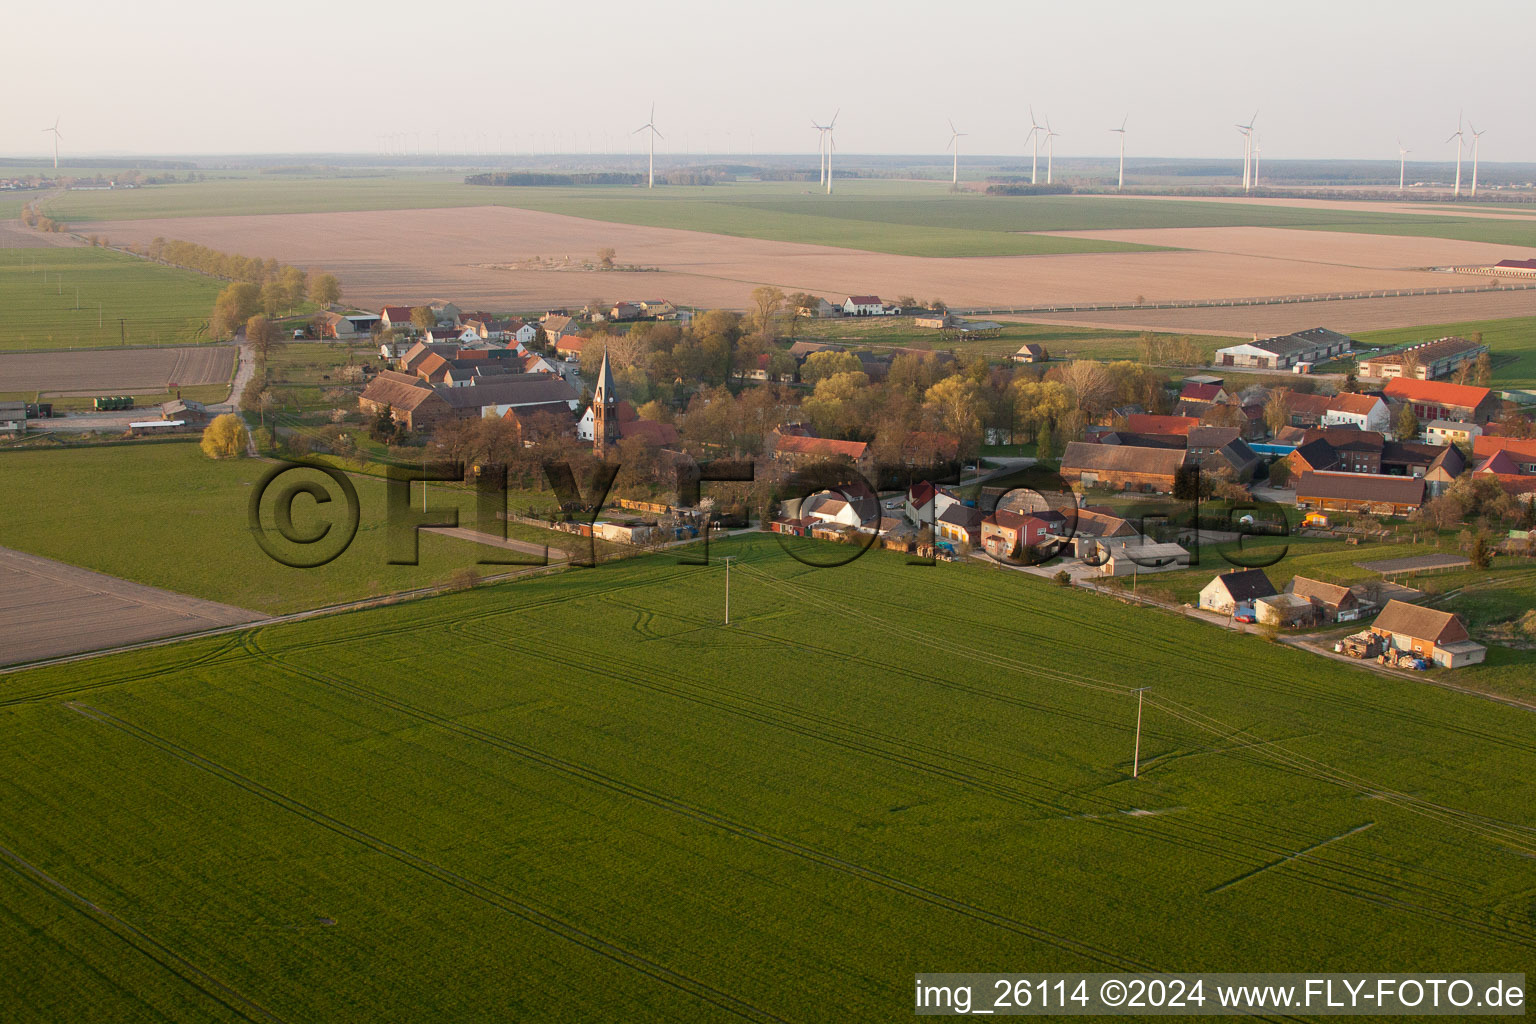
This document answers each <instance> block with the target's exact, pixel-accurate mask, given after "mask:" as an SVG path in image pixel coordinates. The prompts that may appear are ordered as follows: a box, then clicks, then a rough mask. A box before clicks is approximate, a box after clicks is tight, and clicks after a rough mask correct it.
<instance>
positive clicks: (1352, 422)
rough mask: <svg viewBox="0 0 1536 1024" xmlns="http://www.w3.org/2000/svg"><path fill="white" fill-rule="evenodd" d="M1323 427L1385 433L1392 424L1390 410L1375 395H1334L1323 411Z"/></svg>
mask: <svg viewBox="0 0 1536 1024" xmlns="http://www.w3.org/2000/svg"><path fill="white" fill-rule="evenodd" d="M1322 424H1323V426H1325V427H1356V428H1358V429H1360V430H1374V431H1376V432H1377V433H1380V434H1385V433H1386V432H1387V431H1388V430H1389V429H1391V425H1392V412H1391V410H1390V409H1388V408H1387V403H1386V402H1383V401H1382V400H1381V399H1380V398H1377V397H1376V396H1375V395H1351V394H1339V395H1334V396H1333V397H1332V398H1330V399H1329V400H1328V408H1327V410H1326V411H1325V412H1324V413H1323V417H1322Z"/></svg>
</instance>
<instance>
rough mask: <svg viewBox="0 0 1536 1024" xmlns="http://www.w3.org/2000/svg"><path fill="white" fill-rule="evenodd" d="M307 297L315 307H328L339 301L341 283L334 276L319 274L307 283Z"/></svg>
mask: <svg viewBox="0 0 1536 1024" xmlns="http://www.w3.org/2000/svg"><path fill="white" fill-rule="evenodd" d="M309 297H310V300H311V301H313V302H314V303H315V304H316V305H320V306H329V305H331V304H332V303H335V302H339V301H341V282H340V281H338V280H336V275H335V274H320V275H319V276H316V277H311V278H310V281H309Z"/></svg>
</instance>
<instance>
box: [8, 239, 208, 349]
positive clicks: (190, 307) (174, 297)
mask: <svg viewBox="0 0 1536 1024" xmlns="http://www.w3.org/2000/svg"><path fill="white" fill-rule="evenodd" d="M45 279H46V280H45ZM221 288H223V282H221V281H217V280H214V279H213V278H211V277H204V276H203V275H202V274H194V273H192V272H191V271H188V270H178V269H176V268H174V267H163V266H160V265H159V264H155V263H149V262H146V261H144V260H141V259H138V258H136V257H133V256H127V255H124V254H123V253H118V252H112V251H110V250H107V249H85V248H80V249H69V248H53V247H50V248H42V249H0V310H3V311H4V312H3V315H0V351H6V350H13V351H14V350H18V349H58V348H103V347H109V346H117V345H123V344H128V345H176V344H193V343H196V342H203V341H208V340H209V339H208V337H207V323H208V314H209V311H210V310H212V308H213V300H214V298H215V297H216V296H217V295H218V293H219V291H220V289H221Z"/></svg>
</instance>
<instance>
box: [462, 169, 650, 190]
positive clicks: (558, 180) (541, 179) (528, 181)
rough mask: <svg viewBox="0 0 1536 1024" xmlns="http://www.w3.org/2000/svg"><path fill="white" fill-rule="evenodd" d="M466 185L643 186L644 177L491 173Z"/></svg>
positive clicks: (605, 173)
mask: <svg viewBox="0 0 1536 1024" xmlns="http://www.w3.org/2000/svg"><path fill="white" fill-rule="evenodd" d="M464 184H466V185H519V186H544V187H555V188H569V187H571V186H573V185H643V184H645V175H643V174H622V173H620V172H618V171H601V172H594V173H590V174H560V173H557V172H552V171H491V172H489V173H486V174H471V175H469V176H467V177H466V178H465V179H464Z"/></svg>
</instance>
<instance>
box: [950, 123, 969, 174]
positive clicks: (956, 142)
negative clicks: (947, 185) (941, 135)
mask: <svg viewBox="0 0 1536 1024" xmlns="http://www.w3.org/2000/svg"><path fill="white" fill-rule="evenodd" d="M967 134H969V133H968V132H962V131H959V130H957V129H956V128H955V122H954V121H950V122H949V148H950V149H952V150H953V151H954V154H955V162H954V170H953V177H952V178H951V184H952V185H953V186H954V187H956V188H959V187H960V140H961V138H963V137H964V136H965V135H967Z"/></svg>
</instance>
